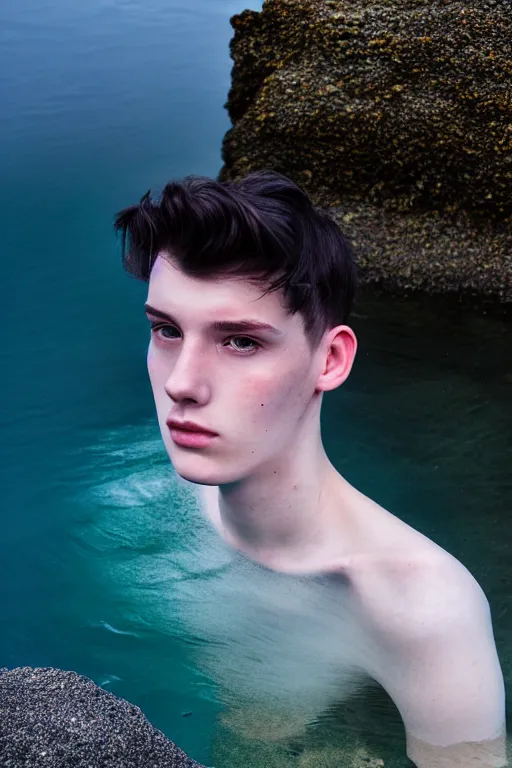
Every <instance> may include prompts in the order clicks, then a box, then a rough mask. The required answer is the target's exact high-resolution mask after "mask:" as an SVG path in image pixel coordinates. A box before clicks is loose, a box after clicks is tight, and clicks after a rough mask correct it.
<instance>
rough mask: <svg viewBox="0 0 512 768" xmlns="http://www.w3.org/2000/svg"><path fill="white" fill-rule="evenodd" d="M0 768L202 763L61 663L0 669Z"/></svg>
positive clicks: (175, 767)
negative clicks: (43, 667) (65, 668)
mask: <svg viewBox="0 0 512 768" xmlns="http://www.w3.org/2000/svg"><path fill="white" fill-rule="evenodd" d="M0 766H1V768H21V766H24V767H25V766H34V768H36V767H37V768H91V766H94V768H202V766H200V765H199V763H196V762H194V761H193V760H191V759H190V758H189V757H187V756H186V755H185V753H184V752H182V751H181V750H180V749H178V747H177V746H176V745H175V744H173V742H172V741H170V739H168V738H166V736H164V734H163V733H161V731H158V730H157V729H156V728H154V727H153V726H152V725H151V724H150V723H149V722H148V721H147V720H146V718H145V717H144V715H143V714H142V712H141V710H140V709H139V708H138V707H135V706H134V705H133V704H129V703H128V702H127V701H125V700H124V699H119V698H117V697H116V696H114V695H112V694H111V693H109V692H108V691H105V690H103V689H102V688H99V687H98V686H97V685H95V683H93V681H92V680H89V679H88V678H86V677H82V676H80V675H77V674H76V673H75V672H64V671H62V670H60V669H52V668H48V669H33V668H30V667H20V668H18V669H13V670H6V669H2V670H0Z"/></svg>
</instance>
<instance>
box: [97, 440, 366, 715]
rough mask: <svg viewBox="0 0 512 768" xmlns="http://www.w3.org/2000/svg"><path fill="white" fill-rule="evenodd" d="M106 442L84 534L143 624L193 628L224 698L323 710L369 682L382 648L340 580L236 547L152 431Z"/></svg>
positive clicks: (200, 662)
mask: <svg viewBox="0 0 512 768" xmlns="http://www.w3.org/2000/svg"><path fill="white" fill-rule="evenodd" d="M151 429H152V430H154V427H152V428H151ZM101 445H102V450H103V452H102V450H99V449H98V447H96V449H95V450H94V454H95V456H94V463H95V467H94V474H95V476H96V477H97V476H98V473H99V475H100V477H101V478H106V477H108V475H109V473H110V479H109V480H108V481H105V482H100V483H99V484H98V485H96V486H95V487H93V488H90V489H89V491H88V492H87V493H86V494H85V496H84V497H83V498H82V503H85V504H87V505H91V504H92V505H93V506H94V511H95V517H94V520H93V521H92V522H91V523H90V524H89V529H88V531H85V532H84V536H85V537H86V538H87V537H88V536H90V537H91V540H92V541H93V546H96V547H97V548H98V550H99V551H100V552H101V558H99V567H101V569H102V579H103V580H104V583H105V585H106V587H107V585H108V589H109V590H114V592H118V594H119V598H120V599H122V602H123V604H125V605H126V604H128V606H129V612H130V614H131V616H132V623H133V625H134V627H135V629H136V628H137V626H141V627H142V626H146V627H147V626H148V625H149V626H150V627H151V628H152V629H153V630H154V631H157V632H158V633H161V634H163V635H166V634H167V635H168V636H169V637H173V638H176V637H177V636H178V637H182V638H183V640H184V642H186V643H187V645H188V647H189V648H190V649H191V652H192V653H193V654H194V658H195V663H196V665H197V669H198V670H201V671H202V672H203V673H205V674H206V675H207V676H208V677H209V678H210V679H211V680H212V681H213V682H214V683H215V685H216V687H217V688H218V691H219V696H220V698H221V699H222V700H223V701H224V702H225V703H233V702H234V701H238V702H240V701H242V702H254V703H257V704H259V705H263V706H265V707H267V708H268V707H269V706H272V707H275V708H276V709H279V710H281V711H282V710H283V709H284V710H286V709H287V708H288V709H289V708H290V707H291V708H292V709H293V711H294V714H297V713H299V716H301V717H302V718H303V719H304V720H312V719H314V718H315V717H316V716H318V715H319V714H320V713H321V712H322V711H323V710H324V709H326V708H327V707H328V706H329V705H330V704H332V703H334V702H339V701H340V700H341V699H343V698H344V697H345V696H349V695H351V694H352V693H354V692H355V691H356V690H358V689H359V688H360V685H361V675H360V672H359V670H360V669H361V668H362V667H363V666H364V662H365V657H368V654H371V653H372V649H370V648H369V647H367V646H366V645H365V643H364V642H363V638H362V637H361V633H360V631H359V630H358V624H357V621H356V617H354V616H353V615H352V613H351V609H350V607H349V606H348V604H344V592H343V589H342V588H340V587H339V585H337V586H335V587H333V586H332V584H329V582H328V580H326V579H302V578H296V577H290V576H283V575H280V574H276V573H273V572H271V571H269V570H267V569H264V568H261V567H260V566H258V565H257V564H255V563H252V562H251V561H249V560H248V559H246V558H244V557H242V556H241V555H239V554H238V553H236V552H234V551H233V550H231V549H229V548H228V547H227V546H226V545H225V544H224V542H223V541H222V540H221V539H220V537H219V536H218V534H217V533H216V532H215V531H214V529H213V528H212V526H211V525H210V524H209V523H208V522H207V521H206V520H204V518H203V517H202V515H201V513H200V510H199V505H198V498H197V488H196V487H195V486H193V485H192V484H190V483H187V482H185V481H183V480H182V479H181V478H179V476H178V475H177V474H176V472H175V471H174V470H173V469H172V467H171V465H170V463H169V460H168V458H167V455H166V454H165V452H163V450H162V447H161V444H160V442H159V441H158V440H156V439H155V440H152V439H150V438H148V430H145V429H142V430H141V429H140V428H137V429H134V428H126V429H123V430H120V431H119V432H116V433H111V434H110V435H109V437H108V439H107V440H103V441H102V443H101ZM120 457H121V458H123V457H125V459H124V461H123V462H121V463H119V458H120ZM127 457H129V461H128V458H127ZM127 465H129V466H127ZM104 626H105V628H107V629H108V630H109V631H111V632H114V633H122V634H131V633H126V632H125V631H124V630H118V629H116V628H115V627H114V626H112V625H111V624H107V623H106V622H104ZM163 674H164V673H163Z"/></svg>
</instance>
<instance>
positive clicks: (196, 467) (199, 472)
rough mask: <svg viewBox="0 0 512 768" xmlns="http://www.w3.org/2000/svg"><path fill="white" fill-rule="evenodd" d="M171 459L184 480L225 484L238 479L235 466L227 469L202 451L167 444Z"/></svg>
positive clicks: (202, 483) (205, 483) (208, 483)
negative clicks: (229, 469)
mask: <svg viewBox="0 0 512 768" xmlns="http://www.w3.org/2000/svg"><path fill="white" fill-rule="evenodd" d="M166 448H167V453H168V455H169V459H170V460H171V464H172V466H173V467H174V469H175V471H176V472H177V473H178V475H179V476H180V477H182V478H183V480H187V481H188V482H189V483H196V484H197V485H223V484H224V483H230V482H233V480H235V479H238V476H234V473H233V468H232V467H231V471H226V469H223V468H222V467H220V466H219V462H218V461H215V460H214V459H212V458H211V457H208V456H206V455H204V454H203V455H201V453H200V451H192V450H190V451H187V450H186V449H185V450H182V449H180V448H176V447H174V446H173V447H172V448H171V449H170V450H169V447H168V446H166Z"/></svg>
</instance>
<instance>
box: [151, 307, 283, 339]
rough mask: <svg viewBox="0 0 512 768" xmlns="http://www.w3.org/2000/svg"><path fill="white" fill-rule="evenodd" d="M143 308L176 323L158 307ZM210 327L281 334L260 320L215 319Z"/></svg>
mask: <svg viewBox="0 0 512 768" xmlns="http://www.w3.org/2000/svg"><path fill="white" fill-rule="evenodd" d="M145 310H146V312H147V313H148V314H150V315H154V316H155V317H159V318H161V319H162V320H167V321H168V322H169V323H172V324H173V325H176V321H175V320H173V318H172V317H171V316H170V315H167V314H166V313H165V312H162V311H161V310H160V309H155V308H154V307H151V306H150V305H149V304H146V305H145ZM211 327H212V328H213V330H215V331H227V332H228V333H244V332H246V331H267V333H272V334H273V335H274V336H282V332H281V331H280V330H278V329H277V328H274V326H273V325H269V324H268V323H262V322H261V321H260V320H236V321H234V320H216V321H215V322H214V323H212V325H211Z"/></svg>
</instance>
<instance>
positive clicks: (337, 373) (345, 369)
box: [316, 325, 357, 392]
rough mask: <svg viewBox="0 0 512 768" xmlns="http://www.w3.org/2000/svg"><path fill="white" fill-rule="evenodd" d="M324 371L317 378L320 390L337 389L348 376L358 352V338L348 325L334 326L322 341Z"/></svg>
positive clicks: (317, 385)
mask: <svg viewBox="0 0 512 768" xmlns="http://www.w3.org/2000/svg"><path fill="white" fill-rule="evenodd" d="M321 349H322V354H323V358H324V359H323V371H322V373H321V374H320V376H319V377H318V379H317V384H316V388H317V390H318V391H320V392H328V391H329V390H331V389H336V387H339V386H340V385H341V384H343V382H344V381H345V380H346V379H347V378H348V375H349V373H350V371H351V369H352V364H353V362H354V358H355V356H356V352H357V339H356V336H355V333H354V331H353V330H352V328H349V327H348V325H338V326H336V328H332V329H331V330H330V331H329V332H328V333H327V334H326V336H325V338H324V340H323V341H322V343H321Z"/></svg>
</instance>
